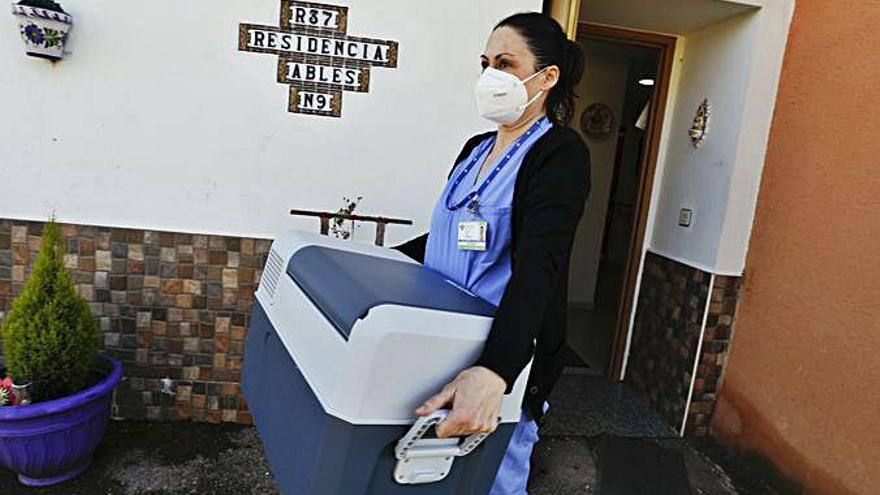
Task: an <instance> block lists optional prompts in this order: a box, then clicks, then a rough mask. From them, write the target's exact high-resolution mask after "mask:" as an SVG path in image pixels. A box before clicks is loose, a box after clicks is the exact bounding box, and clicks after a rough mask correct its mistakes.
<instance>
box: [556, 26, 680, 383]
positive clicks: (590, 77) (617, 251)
mask: <svg viewBox="0 0 880 495" xmlns="http://www.w3.org/2000/svg"><path fill="white" fill-rule="evenodd" d="M577 41H578V43H579V44H580V45H581V48H582V49H583V51H584V54H585V71H584V77H583V79H582V81H581V84H580V87H579V91H578V95H579V98H578V101H577V103H576V108H575V121H574V122H573V127H574V128H575V129H577V130H578V131H579V132H580V133H581V135H582V137H583V138H584V140H585V142H586V143H587V146H588V147H589V149H590V155H591V164H592V170H591V184H592V190H591V194H590V199H589V200H588V203H587V205H586V208H585V211H584V215H583V217H582V218H581V223H580V225H579V227H578V231H577V233H576V235H575V240H574V244H573V248H572V258H571V267H570V271H569V306H568V345H569V348H570V349H571V351H572V352H571V355H570V358H569V360H568V362H567V363H566V364H568V365H569V366H576V367H581V368H582V369H586V370H588V372H589V373H591V374H600V375H605V376H607V377H608V378H609V379H612V380H614V381H619V380H620V376H621V368H622V365H623V360H624V359H623V356H624V353H625V347H626V336H627V330H628V327H629V316H630V313H631V311H632V304H633V299H634V292H635V281H636V276H637V271H638V269H639V262H640V260H641V254H642V248H643V246H642V244H643V242H644V238H645V228H646V222H647V209H648V205H649V204H650V194H651V189H652V186H653V180H654V172H655V167H656V162H657V154H658V143H659V138H660V132H661V129H660V123H661V122H662V121H663V119H662V114H663V111H664V110H665V108H664V106H665V101H666V92H667V91H668V87H669V77H670V72H671V65H672V54H673V51H674V46H675V38H674V37H671V36H663V35H658V34H652V33H643V32H637V31H630V30H625V29H617V28H611V27H606V26H601V25H595V24H589V23H581V24H580V25H579V27H578V37H577Z"/></svg>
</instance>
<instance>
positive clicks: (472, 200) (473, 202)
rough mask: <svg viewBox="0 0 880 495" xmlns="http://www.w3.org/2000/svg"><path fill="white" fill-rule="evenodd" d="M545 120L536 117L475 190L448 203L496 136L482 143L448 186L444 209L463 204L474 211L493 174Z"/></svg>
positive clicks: (498, 170)
mask: <svg viewBox="0 0 880 495" xmlns="http://www.w3.org/2000/svg"><path fill="white" fill-rule="evenodd" d="M546 121H547V117H542V118H540V119H538V121H537V122H535V123H534V124H532V126H531V127H529V130H527V131H526V132H525V134H523V135H522V136H520V137H519V138H518V139H517V140H516V142H514V143H513V146H511V147H510V149H509V150H508V151H507V153H506V154H505V155H504V157H502V158H501V160H500V161H499V162H498V165H495V168H493V169H492V171H491V172H489V175H488V176H487V177H486V180H484V181H483V183H482V184H480V187H479V188H478V189H477V190H476V191H472V192H471V193H470V194H468V195H467V196H465V197H464V198H462V200H461V201H459V202H458V203H455V204H454V205H450V204H449V203H450V202H451V201H452V197H453V196H454V195H455V191H457V190H458V186H459V185H460V184H461V181H463V180H464V178H465V177H466V176H467V175H468V173H470V171H471V169H473V168H474V166H475V165H476V164H477V162H478V161H479V160H480V157H481V156H483V153H484V152H485V151H486V150H487V149H488V148H489V147H490V146H492V145H493V144H494V143H495V139H496V138H495V137H492V138H491V139H489V140H488V141H486V142H485V143H483V145H482V146H480V148H479V151H478V152H477V153H474V157H473V158H471V160H470V162H468V164H467V165H465V167H464V169H462V171H461V173H460V174H458V177H456V178H455V182H453V183H452V187H450V188H449V192H448V193H447V194H446V209H448V210H449V211H455V210H458V209H459V208H461V207H462V206H464V205H468V209H470V210H471V211H472V212H474V211H476V207H477V202H478V201H479V199H480V195H481V194H483V192H484V191H485V190H486V188H487V187H489V184H491V183H492V180H493V179H495V176H497V175H498V173H499V172H501V169H503V168H504V166H505V165H507V162H509V161H510V159H511V158H512V157H513V155H514V154H516V152H517V150H519V149H520V147H522V145H523V144H524V143H525V142H526V140H528V139H529V137H530V136H531V135H532V134H534V133H535V131H537V130H538V129H539V128H540V127H541V126H542V125H543V124H544V123H545V122H546Z"/></svg>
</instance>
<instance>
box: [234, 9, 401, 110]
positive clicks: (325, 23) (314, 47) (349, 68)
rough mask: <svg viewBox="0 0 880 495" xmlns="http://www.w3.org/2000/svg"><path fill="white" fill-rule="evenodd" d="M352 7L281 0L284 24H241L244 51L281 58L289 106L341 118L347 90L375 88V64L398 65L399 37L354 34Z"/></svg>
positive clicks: (280, 71)
mask: <svg viewBox="0 0 880 495" xmlns="http://www.w3.org/2000/svg"><path fill="white" fill-rule="evenodd" d="M347 29H348V7H343V6H340V5H331V4H323V3H311V2H300V1H296V0H281V19H280V21H279V26H278V27H275V26H262V25H258V24H244V23H242V24H240V25H239V28H238V49H239V50H241V51H245V52H257V53H271V54H274V55H277V56H278V71H277V75H276V80H277V81H278V82H279V83H282V84H287V85H289V86H290V96H289V100H288V107H287V108H288V110H289V111H291V112H294V113H302V114H311V115H322V116H327V117H339V116H340V115H342V94H343V92H344V91H354V92H358V93H366V92H368V91H369V90H370V70H371V69H372V68H373V67H384V68H389V69H394V68H396V67H397V50H398V45H397V42H396V41H390V40H383V39H374V38H360V37H355V36H349V35H348V34H347Z"/></svg>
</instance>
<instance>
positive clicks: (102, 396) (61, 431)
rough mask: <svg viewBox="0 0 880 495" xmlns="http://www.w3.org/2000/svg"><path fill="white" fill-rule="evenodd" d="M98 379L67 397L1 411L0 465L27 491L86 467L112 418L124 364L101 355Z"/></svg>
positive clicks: (55, 481) (59, 479) (49, 483)
mask: <svg viewBox="0 0 880 495" xmlns="http://www.w3.org/2000/svg"><path fill="white" fill-rule="evenodd" d="M99 363H100V364H99V365H98V366H96V369H97V370H98V371H100V375H101V376H102V379H101V380H99V381H98V383H97V384H95V385H93V386H91V387H89V388H87V389H85V390H83V391H81V392H79V393H76V394H73V395H70V396H67V397H62V398H60V399H56V400H50V401H47V402H38V403H34V404H30V405H27V406H3V407H0V465H2V466H4V467H6V468H8V469H10V470H11V471H13V472H15V473H17V474H18V480H19V481H20V482H21V483H23V484H25V485H28V486H48V485H54V484H56V483H61V482H62V481H66V480H69V479H71V478H74V477H76V476H77V475H79V474H80V473H82V472H83V471H85V469H86V468H87V467H88V465H89V462H90V461H91V459H92V453H93V452H94V450H95V448H96V447H97V446H98V443H99V442H100V441H101V438H102V437H103V436H104V429H105V428H106V427H107V421H108V420H109V419H110V402H111V399H112V396H113V389H114V388H116V385H117V384H119V380H120V379H121V378H122V365H120V364H119V361H116V360H115V359H113V358H110V357H108V356H102V357H101V359H100V360H99Z"/></svg>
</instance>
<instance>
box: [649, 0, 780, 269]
mask: <svg viewBox="0 0 880 495" xmlns="http://www.w3.org/2000/svg"><path fill="white" fill-rule="evenodd" d="M791 6H792V4H791V3H790V2H779V3H775V4H772V5H767V6H765V7H763V8H762V9H759V10H755V11H753V12H751V13H747V14H743V15H740V16H737V17H735V18H733V19H730V20H727V21H724V22H722V23H719V24H715V25H712V26H709V27H707V28H705V29H702V30H700V31H698V32H695V33H692V34H689V35H687V36H684V37H682V38H680V40H681V48H682V49H681V51H680V53H679V57H678V58H677V60H676V71H677V77H676V78H675V80H674V82H675V85H674V86H673V87H672V88H671V89H670V92H671V93H673V94H674V99H671V100H670V105H669V107H668V109H667V117H668V118H667V119H666V122H665V123H664V132H665V134H666V136H665V138H666V139H667V140H668V141H667V143H666V144H667V145H666V148H665V150H664V151H663V153H662V154H661V157H660V160H659V167H658V177H657V178H658V184H657V188H656V189H655V193H656V194H655V196H654V198H653V199H652V204H653V206H652V212H651V216H652V222H651V228H650V229H649V232H650V233H651V234H650V236H649V239H648V243H647V245H648V247H649V248H650V249H652V250H653V251H655V252H658V253H660V254H663V255H665V256H668V257H671V258H674V259H677V260H679V261H682V262H685V263H687V264H689V265H692V266H696V267H698V268H701V269H704V270H706V271H710V272H715V273H720V274H730V275H740V274H741V273H742V270H743V268H744V265H745V257H746V252H747V249H748V239H749V233H750V232H751V226H752V219H753V216H754V209H755V203H756V198H757V191H758V187H759V185H760V175H761V170H762V168H763V161H764V153H765V151H766V140H767V135H768V130H769V124H770V119H771V117H772V112H773V107H774V104H775V91H776V87H777V85H778V80H779V73H780V71H781V60H782V55H783V53H784V49H785V39H786V37H787V33H788V23H789V22H790V8H791ZM703 98H708V100H709V103H710V105H711V120H710V124H709V134H708V136H707V138H706V140H705V142H704V144H703V145H702V146H701V147H700V148H696V149H695V148H694V147H693V146H692V145H691V143H690V138H689V136H688V129H689V128H690V126H691V123H692V120H693V117H694V114H695V112H696V109H697V107H698V105H699V104H700V102H701V101H702V100H703ZM682 208H689V209H692V210H693V211H694V213H693V220H692V224H691V226H690V227H680V226H679V225H678V219H679V213H680V211H681V209H682Z"/></svg>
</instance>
